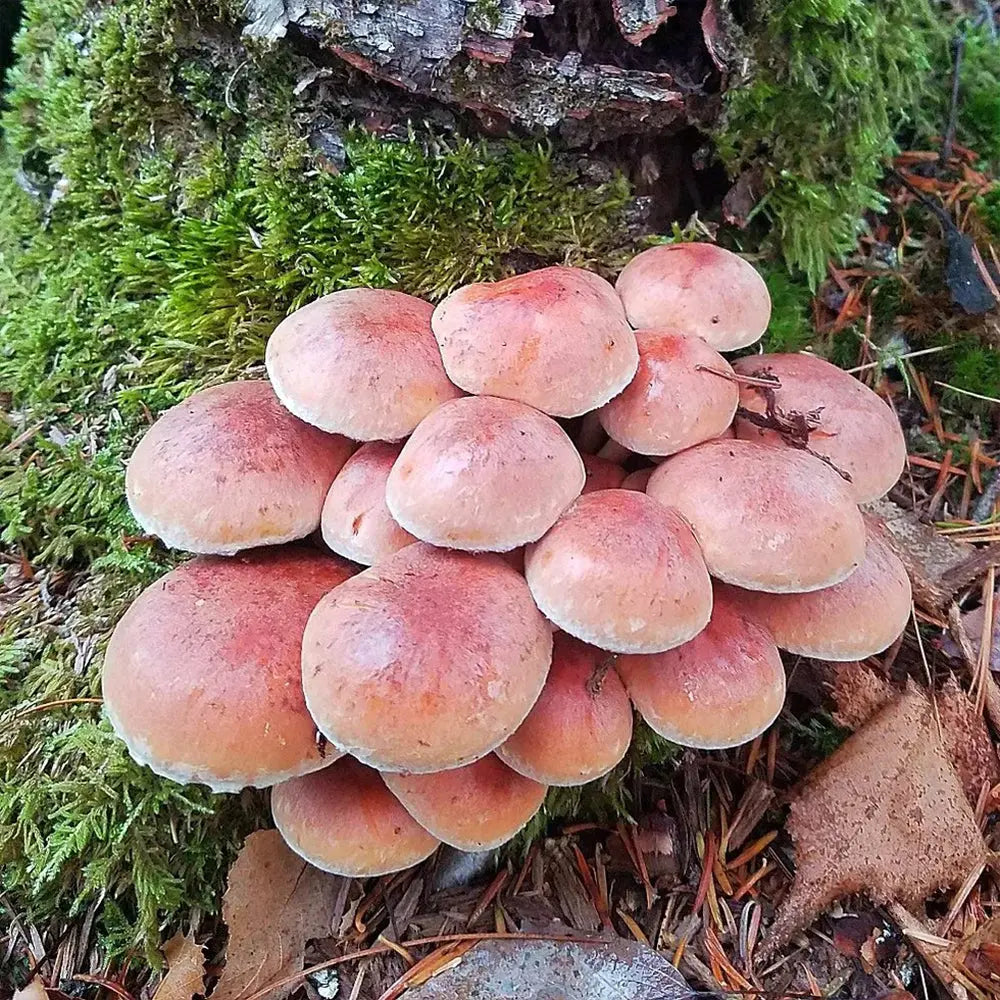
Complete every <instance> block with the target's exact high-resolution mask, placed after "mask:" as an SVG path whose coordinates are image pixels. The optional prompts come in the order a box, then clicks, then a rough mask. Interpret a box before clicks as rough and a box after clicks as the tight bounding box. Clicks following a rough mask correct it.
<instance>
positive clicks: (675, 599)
mask: <svg viewBox="0 0 1000 1000" xmlns="http://www.w3.org/2000/svg"><path fill="white" fill-rule="evenodd" d="M524 567H525V578H526V579H527V581H528V586H529V587H530V588H531V593H532V596H533V597H534V598H535V603H536V604H537V605H538V607H539V608H541V610H542V613H543V614H544V615H545V617H546V618H548V619H549V620H550V621H552V622H554V623H555V624H556V625H558V626H559V628H561V629H562V630H563V631H565V632H569V634H570V635H573V636H576V638H578V639H582V640H583V641H584V642H589V643H590V644H591V645H593V646H597V647H599V648H600V649H609V650H613V651H615V652H619V653H649V652H656V651H658V650H662V649H669V648H670V647H671V646H678V645H680V644H681V643H682V642H687V641H688V639H690V638H692V636H695V635H697V634H698V632H700V631H701V630H702V629H703V628H704V627H705V624H706V622H707V621H708V618H709V615H710V614H711V611H712V585H711V581H710V580H709V577H708V570H707V569H706V567H705V560H704V559H703V558H702V555H701V551H700V549H699V548H698V542H697V540H696V539H695V536H694V533H693V532H692V531H691V528H690V527H689V525H688V524H687V523H686V522H685V521H684V519H683V518H682V517H681V516H680V515H679V514H678V513H677V512H676V511H674V510H670V509H669V508H667V507H664V506H663V505H662V504H661V503H659V502H658V501H656V500H654V499H653V498H652V497H649V496H647V495H646V494H645V493H637V492H634V491H632V490H601V491H599V492H597V493H590V494H588V495H587V496H584V497H580V499H579V500H577V501H576V502H575V503H574V504H573V505H572V506H571V507H570V508H569V509H568V510H567V511H566V512H565V513H564V514H563V515H562V517H560V518H559V520H558V521H557V522H556V523H555V525H554V526H553V527H552V528H551V530H549V531H548V532H547V533H546V534H545V535H544V536H543V538H542V539H541V541H539V542H538V543H537V544H535V545H532V546H529V547H528V549H527V552H526V554H525V560H524Z"/></svg>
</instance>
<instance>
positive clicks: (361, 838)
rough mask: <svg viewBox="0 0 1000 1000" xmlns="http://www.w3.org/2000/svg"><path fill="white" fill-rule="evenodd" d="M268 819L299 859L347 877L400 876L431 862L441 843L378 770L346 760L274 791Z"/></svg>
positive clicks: (280, 786)
mask: <svg viewBox="0 0 1000 1000" xmlns="http://www.w3.org/2000/svg"><path fill="white" fill-rule="evenodd" d="M271 815H272V816H273V817H274V825H275V826H276V827H277V828H278V831H279V832H280V833H281V836H282V837H284V839H285V843H286V844H288V846H289V847H290V848H291V849H292V850H293V851H295V853H296V854H298V855H299V857H301V858H304V859H305V860H306V861H308V862H309V863H310V864H311V865H315V866H316V867H317V868H320V869H322V870H323V871H325V872H333V873H334V874H335V875H347V876H349V877H351V878H368V877H370V876H373V875H388V874H389V873H391V872H398V871H402V870H403V869H404V868H409V867H410V866H411V865H415V864H418V863H419V862H421V861H423V860H425V859H426V858H429V857H430V856H431V855H432V854H433V853H434V851H435V850H436V849H437V847H438V844H439V841H438V840H437V839H435V838H434V837H433V836H431V834H430V833H428V832H427V831H426V830H425V829H424V828H423V827H422V826H420V825H419V824H418V823H417V822H416V820H414V819H413V818H412V817H411V816H410V814H409V813H408V812H407V811H406V810H405V809H404V808H403V807H402V805H400V803H399V800H398V799H396V797H395V796H394V795H393V794H392V793H391V792H390V791H389V789H388V788H386V786H385V782H384V781H383V780H382V777H381V776H380V775H379V773H378V772H377V771H373V770H372V769H371V768H369V767H365V766H364V764H360V763H359V762H358V761H356V760H352V759H351V758H350V757H344V758H343V759H342V760H339V761H337V763H336V764H333V765H331V766H330V767H326V768H324V769H323V770H322V771H316V772H315V773H314V774H307V775H306V776H305V777H302V778H292V779H291V781H285V782H282V784H280V785H278V786H277V787H275V788H274V789H273V790H272V792H271Z"/></svg>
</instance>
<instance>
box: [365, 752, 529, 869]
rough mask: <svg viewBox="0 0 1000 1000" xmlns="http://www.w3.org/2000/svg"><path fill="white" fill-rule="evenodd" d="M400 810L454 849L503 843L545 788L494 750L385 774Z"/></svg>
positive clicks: (483, 848)
mask: <svg viewBox="0 0 1000 1000" xmlns="http://www.w3.org/2000/svg"><path fill="white" fill-rule="evenodd" d="M383 778H384V780H385V783H386V785H388V787H389V790H390V791H391V792H392V794H393V795H395V796H396V798H397V799H399V801H400V802H401V803H402V804H403V807H404V808H405V809H406V811H407V812H408V813H409V814H410V815H411V816H412V817H413V818H414V819H415V820H416V821H417V822H418V823H419V824H420V825H421V826H422V827H423V828H424V829H425V830H428V831H430V832H431V833H432V834H433V835H434V836H435V837H437V838H438V840H441V841H443V842H444V843H445V844H448V845H449V846H451V847H455V848H457V849H458V850H460V851H488V850H491V849H492V848H494V847H499V846H500V845H501V844H505V843H506V842H507V841H508V840H510V838H511V837H513V836H514V834H515V833H517V831H518V830H520V829H521V827H523V826H524V824H525V823H527V822H528V820H529V819H531V817H532V816H534V815H535V813H536V812H538V810H539V809H540V808H541V805H542V800H543V799H544V798H545V793H546V791H547V790H548V789H546V787H545V786H544V785H541V784H539V783H538V782H537V781H532V780H531V779H530V778H525V777H522V776H521V775H520V774H517V773H516V772H514V771H512V770H511V769H510V768H509V767H508V766H507V765H506V764H504V763H503V762H502V761H501V760H499V759H498V758H497V757H496V755H495V754H487V755H486V756H485V757H482V758H480V759H479V760H477V761H474V762H473V763H472V764H466V765H465V766H464V767H456V768H452V769H451V770H450V771H438V772H437V773H436V774H385V775H383Z"/></svg>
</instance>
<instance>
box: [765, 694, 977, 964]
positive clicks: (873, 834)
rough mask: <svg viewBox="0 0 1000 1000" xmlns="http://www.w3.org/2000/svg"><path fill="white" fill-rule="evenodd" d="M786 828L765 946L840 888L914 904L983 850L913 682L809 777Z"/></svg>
mask: <svg viewBox="0 0 1000 1000" xmlns="http://www.w3.org/2000/svg"><path fill="white" fill-rule="evenodd" d="M787 829H788V831H789V833H790V834H791V836H792V840H793V841H794V844H795V856H796V875H795V880H794V882H793V883H792V887H791V890H790V891H789V894H788V896H786V897H785V899H784V900H783V902H782V903H781V905H780V906H779V908H778V912H777V914H776V917H775V921H774V924H773V925H772V927H771V931H770V934H769V936H768V938H767V940H766V942H765V943H764V952H765V953H766V954H767V955H773V954H774V953H775V951H776V950H777V949H778V948H780V947H781V946H782V945H783V944H784V943H786V942H787V941H788V939H789V938H790V937H791V936H792V935H793V934H794V933H796V932H797V931H798V930H800V929H801V928H803V927H805V926H807V925H808V924H809V923H811V922H812V921H813V920H814V919H815V918H816V917H817V916H819V914H820V913H822V912H823V910H825V909H826V907H828V906H829V905H830V904H831V903H833V902H835V901H836V900H838V899H841V898H842V897H844V896H847V895H850V894H851V893H856V892H866V893H868V894H869V895H870V896H871V897H872V898H873V899H874V901H875V902H877V903H885V902H889V901H892V900H898V901H900V902H902V903H904V904H907V905H912V906H915V905H917V904H920V903H922V901H923V900H924V899H925V898H926V897H927V896H928V895H929V894H930V893H932V892H934V891H936V890H938V889H941V888H944V887H948V886H954V885H957V884H958V883H960V882H961V881H962V880H963V879H965V878H966V876H967V875H968V874H969V872H970V871H971V870H972V869H973V868H975V867H976V865H978V864H980V863H981V861H982V859H983V857H984V855H985V851H986V847H985V844H984V843H983V839H982V835H981V834H980V832H979V828H978V826H977V825H976V821H975V818H974V816H973V813H972V809H971V807H970V806H969V803H968V802H967V801H966V797H965V794H964V792H963V789H962V786H961V783H960V782H959V779H958V777H957V775H956V773H955V770H954V768H953V767H952V766H951V763H950V762H949V760H948V756H947V753H946V752H945V749H944V747H943V746H942V743H941V740H940V738H939V736H938V731H937V727H936V724H935V720H934V715H933V711H932V707H931V704H930V702H929V701H928V699H927V698H926V697H925V695H923V694H922V693H921V692H920V691H919V690H918V689H917V688H916V687H914V686H912V685H911V686H910V687H909V688H908V689H907V690H906V691H905V692H904V693H903V694H901V695H900V696H899V697H898V698H896V699H895V700H894V701H892V702H891V703H890V704H888V705H887V706H886V707H885V708H883V709H882V710H881V711H880V712H879V713H878V714H877V715H876V716H875V717H874V718H873V719H872V720H871V721H870V722H869V723H868V724H867V725H865V726H864V727H863V728H862V729H860V730H859V731H858V732H857V733H855V734H854V735H853V736H851V737H850V738H849V739H848V740H847V742H846V743H844V744H843V746H841V747H840V749H839V750H837V751H836V752H835V753H834V754H833V755H832V756H831V757H829V758H828V759H827V760H826V761H824V762H823V763H822V764H821V765H820V766H819V767H818V768H816V770H815V771H813V772H812V774H810V775H809V776H808V777H807V778H806V780H805V782H804V783H803V785H802V786H801V788H800V789H799V791H798V792H797V794H796V796H795V798H794V799H793V801H792V805H791V812H790V815H789V818H788V823H787ZM762 957H764V956H763V955H762Z"/></svg>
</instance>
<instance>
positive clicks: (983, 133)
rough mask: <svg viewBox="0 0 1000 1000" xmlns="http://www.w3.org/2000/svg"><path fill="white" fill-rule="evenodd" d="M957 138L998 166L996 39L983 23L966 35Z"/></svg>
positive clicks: (999, 47) (999, 45) (999, 48)
mask: <svg viewBox="0 0 1000 1000" xmlns="http://www.w3.org/2000/svg"><path fill="white" fill-rule="evenodd" d="M959 94H960V99H961V104H960V105H959V116H958V138H959V140H960V141H961V142H962V143H963V144H965V145H967V146H969V147H971V148H972V149H974V150H975V151H976V152H977V153H978V154H979V155H980V156H981V157H982V158H983V159H984V160H986V161H988V162H989V163H991V165H992V167H993V169H994V170H995V169H997V168H998V167H1000V40H998V39H997V38H995V37H994V36H993V34H992V32H991V31H990V29H989V28H987V27H986V26H983V27H980V28H972V29H970V30H969V32H968V34H967V36H966V42H965V54H964V58H963V60H962V68H961V90H960V92H959Z"/></svg>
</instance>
